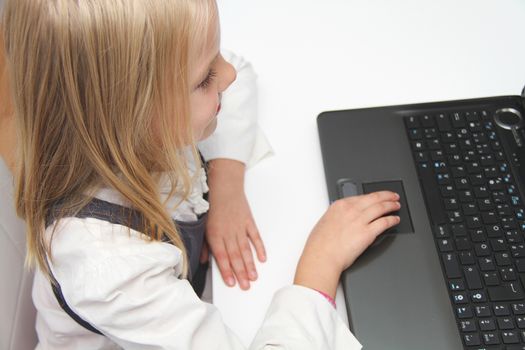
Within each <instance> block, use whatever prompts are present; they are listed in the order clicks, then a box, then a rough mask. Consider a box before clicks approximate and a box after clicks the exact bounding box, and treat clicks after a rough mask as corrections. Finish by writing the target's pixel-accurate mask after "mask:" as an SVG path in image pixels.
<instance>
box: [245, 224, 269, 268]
mask: <svg viewBox="0 0 525 350" xmlns="http://www.w3.org/2000/svg"><path fill="white" fill-rule="evenodd" d="M247 232H248V237H249V238H250V241H251V242H252V244H253V246H254V247H255V252H256V253H257V259H259V261H260V262H265V261H266V248H265V247H264V243H263V240H262V239H261V235H260V234H259V230H258V229H257V227H256V226H255V224H253V225H248V229H247Z"/></svg>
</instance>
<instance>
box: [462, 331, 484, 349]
mask: <svg viewBox="0 0 525 350" xmlns="http://www.w3.org/2000/svg"><path fill="white" fill-rule="evenodd" d="M463 339H464V340H465V345H467V346H475V345H480V344H481V340H480V338H479V334H477V333H473V334H465V335H464V336H463Z"/></svg>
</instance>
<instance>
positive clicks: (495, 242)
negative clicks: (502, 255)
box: [490, 238, 508, 265]
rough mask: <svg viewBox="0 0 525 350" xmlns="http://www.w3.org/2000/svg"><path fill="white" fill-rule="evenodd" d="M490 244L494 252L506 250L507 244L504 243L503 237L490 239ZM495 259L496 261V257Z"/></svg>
mask: <svg viewBox="0 0 525 350" xmlns="http://www.w3.org/2000/svg"><path fill="white" fill-rule="evenodd" d="M490 245H491V246H492V250H493V251H495V252H501V251H506V250H507V245H506V244H505V240H504V239H503V238H498V239H491V240H490ZM507 255H508V254H507ZM496 261H497V258H496ZM498 265H499V264H498Z"/></svg>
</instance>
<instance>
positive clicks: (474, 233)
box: [469, 228, 487, 243]
mask: <svg viewBox="0 0 525 350" xmlns="http://www.w3.org/2000/svg"><path fill="white" fill-rule="evenodd" d="M469 232H470V239H472V242H474V243H479V242H485V241H486V240H487V238H486V236H485V232H484V231H483V228H479V229H476V230H469Z"/></svg>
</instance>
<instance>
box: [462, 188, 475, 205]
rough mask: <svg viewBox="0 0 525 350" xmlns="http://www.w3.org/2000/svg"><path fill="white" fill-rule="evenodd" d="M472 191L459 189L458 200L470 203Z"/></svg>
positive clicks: (472, 195) (472, 198) (472, 199)
mask: <svg viewBox="0 0 525 350" xmlns="http://www.w3.org/2000/svg"><path fill="white" fill-rule="evenodd" d="M474 199H475V197H474V193H473V192H472V191H460V192H459V200H460V202H462V203H470V202H474Z"/></svg>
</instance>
